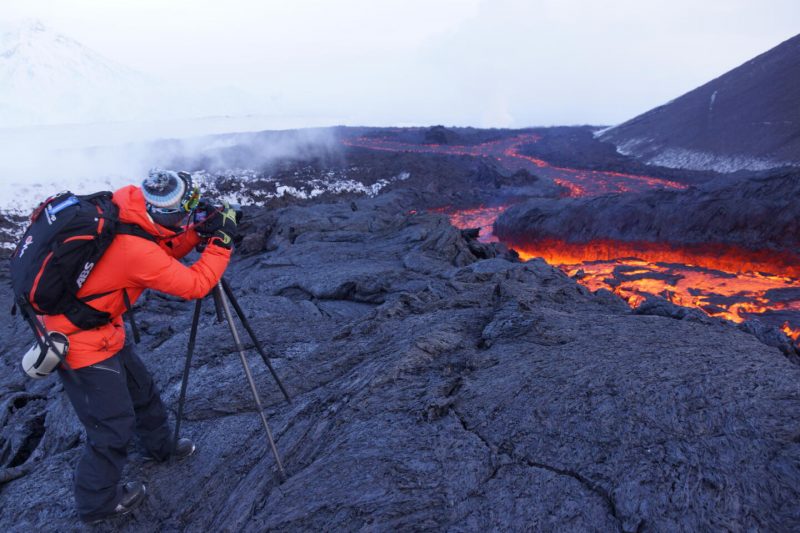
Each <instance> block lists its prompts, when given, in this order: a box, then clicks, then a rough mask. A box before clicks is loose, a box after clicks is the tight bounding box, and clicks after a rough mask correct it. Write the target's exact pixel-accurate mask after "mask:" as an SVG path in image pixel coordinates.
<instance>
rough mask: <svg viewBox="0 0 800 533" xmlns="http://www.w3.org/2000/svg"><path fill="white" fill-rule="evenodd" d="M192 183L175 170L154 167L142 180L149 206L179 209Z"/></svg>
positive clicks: (145, 199)
mask: <svg viewBox="0 0 800 533" xmlns="http://www.w3.org/2000/svg"><path fill="white" fill-rule="evenodd" d="M190 188H191V184H189V183H186V181H185V180H184V178H182V177H181V176H179V175H178V173H177V172H175V171H173V170H164V169H161V168H154V169H151V170H150V173H149V174H148V176H147V177H146V178H145V179H144V181H143V182H142V193H144V201H145V202H147V204H148V206H152V207H159V208H162V209H177V208H178V207H180V205H181V200H182V199H183V196H184V195H185V194H186V191H187V190H189V189H190Z"/></svg>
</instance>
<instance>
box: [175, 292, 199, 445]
mask: <svg viewBox="0 0 800 533" xmlns="http://www.w3.org/2000/svg"><path fill="white" fill-rule="evenodd" d="M202 305H203V299H202V298H200V299H198V300H197V303H195V304H194V316H192V331H191V333H190V334H189V349H188V350H187V352H186V365H185V366H184V367H183V380H182V381H181V395H180V399H179V400H178V414H177V415H176V417H175V436H174V437H173V439H172V452H173V454H174V453H175V448H176V447H177V446H178V439H179V438H180V431H181V418H183V404H184V402H185V401H186V387H187V386H188V385H189V369H190V368H191V367H192V355H194V343H195V341H196V340H197V324H198V322H199V321H200V308H201V307H202Z"/></svg>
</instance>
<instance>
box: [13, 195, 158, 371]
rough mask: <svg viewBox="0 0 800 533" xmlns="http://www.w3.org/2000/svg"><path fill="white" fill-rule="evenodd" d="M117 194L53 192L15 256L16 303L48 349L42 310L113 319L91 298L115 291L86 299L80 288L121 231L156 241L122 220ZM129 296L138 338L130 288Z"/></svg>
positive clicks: (80, 322) (83, 319) (97, 322)
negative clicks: (117, 203) (80, 295)
mask: <svg viewBox="0 0 800 533" xmlns="http://www.w3.org/2000/svg"><path fill="white" fill-rule="evenodd" d="M111 198H112V194H111V193H110V192H107V191H104V192H98V193H95V194H90V195H86V196H79V195H76V194H72V193H71V192H69V191H65V192H62V193H59V194H57V195H55V196H51V197H50V198H48V199H46V200H45V201H44V202H42V203H41V204H39V206H38V207H37V208H36V209H35V210H34V211H33V213H32V214H31V219H30V224H29V225H28V228H27V229H26V230H25V234H24V235H23V236H22V239H21V240H20V242H19V243H18V244H17V248H16V250H14V254H13V255H12V256H11V286H12V288H13V289H14V297H15V306H14V307H15V308H17V307H18V308H19V309H20V310H21V312H22V315H23V318H25V320H26V321H27V322H28V324H29V325H30V326H31V328H32V329H33V332H34V335H35V337H36V339H37V342H38V343H39V344H40V346H41V347H42V349H43V350H44V344H45V343H48V340H49V338H48V335H47V332H46V331H45V330H44V327H43V325H42V324H41V322H40V321H39V320H38V319H37V318H36V315H62V314H63V315H65V316H66V317H67V318H68V319H69V320H70V322H72V323H73V324H75V325H76V326H77V327H79V328H81V329H92V328H96V327H98V326H102V325H104V324H107V323H109V322H110V321H111V318H112V317H111V315H110V314H109V313H106V312H104V311H98V310H97V309H94V308H93V307H91V306H90V305H89V304H88V303H87V302H88V301H91V300H92V299H94V298H99V297H101V296H104V295H105V294H109V293H105V294H97V295H92V296H90V297H88V298H84V299H81V298H78V296H77V292H78V291H79V290H80V288H81V287H82V286H83V284H84V282H85V281H86V278H87V277H89V274H91V272H92V269H93V268H94V266H95V265H96V264H97V262H98V260H99V259H100V257H102V255H103V253H105V251H106V250H107V249H108V247H109V246H110V245H111V242H112V241H113V240H114V236H115V235H117V234H119V233H125V234H129V235H136V236H139V237H142V238H146V239H150V240H155V237H153V236H152V235H150V234H149V233H147V232H146V231H144V230H143V229H142V228H140V227H139V226H135V225H132V224H123V223H120V221H119V209H118V208H117V206H116V205H115V204H114V203H113V202H112V201H111ZM123 297H124V299H125V305H126V307H127V309H128V312H129V313H128V314H129V316H130V317H131V323H132V324H131V325H132V326H133V329H134V338H135V340H136V342H138V341H139V338H138V337H139V335H138V331H137V329H136V325H135V321H134V320H133V319H132V309H131V305H130V301H129V299H128V294H127V292H126V291H123ZM13 312H15V310H12V313H13ZM48 345H49V343H48ZM62 362H63V361H62ZM65 366H66V365H65Z"/></svg>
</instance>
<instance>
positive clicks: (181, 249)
mask: <svg viewBox="0 0 800 533" xmlns="http://www.w3.org/2000/svg"><path fill="white" fill-rule="evenodd" d="M200 240H201V239H200V236H199V235H198V234H197V232H196V231H195V230H194V228H193V227H192V226H187V227H186V231H184V232H183V233H181V234H179V235H176V236H174V237H172V238H171V239H167V240H166V241H165V242H164V244H165V246H164V249H165V250H166V251H167V253H168V254H169V255H171V256H172V257H174V258H175V259H180V258H182V257H183V256H185V255H186V254H188V253H189V252H191V251H192V249H193V248H194V247H195V246H197V245H198V244H200Z"/></svg>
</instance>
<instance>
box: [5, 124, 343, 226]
mask: <svg viewBox="0 0 800 533" xmlns="http://www.w3.org/2000/svg"><path fill="white" fill-rule="evenodd" d="M247 120H250V121H253V120H255V119H254V118H253V117H251V118H249V119H245V121H247ZM262 121H263V118H262ZM218 122H220V123H210V122H209V120H205V121H190V122H186V123H174V124H170V125H169V127H166V128H165V127H164V125H163V124H161V125H155V124H100V125H90V126H71V127H67V126H59V127H43V128H28V129H24V130H20V129H17V130H11V129H7V130H2V129H0V210H8V211H16V212H22V213H27V212H29V211H30V209H31V208H32V207H34V206H35V205H37V204H38V203H39V202H40V201H41V200H42V199H44V198H46V197H47V196H50V195H51V194H53V193H55V192H58V191H62V190H65V189H69V190H71V191H72V192H75V193H77V194H86V193H90V192H95V191H98V190H114V189H117V188H119V187H122V186H124V185H127V184H139V183H141V181H142V179H144V177H145V176H146V175H147V171H148V169H150V168H152V167H157V166H161V167H175V168H176V169H177V170H182V169H185V170H190V171H207V172H215V171H221V170H231V169H243V170H245V169H246V170H251V171H252V170H254V171H258V170H261V169H263V168H265V167H267V166H268V165H271V164H273V163H275V162H276V161H279V160H292V159H304V158H308V157H313V156H323V157H333V156H336V154H337V153H338V151H339V149H340V145H339V143H338V141H337V139H336V136H335V133H334V131H333V130H331V129H327V128H317V129H301V130H286V131H269V132H260V133H233V134H230V133H228V134H217V135H203V136H189V134H190V132H200V133H202V132H204V131H206V132H207V131H214V130H215V129H216V130H223V131H224V130H225V129H228V130H230V129H233V128H234V127H235V126H236V124H231V120H227V121H225V120H222V119H219V120H218ZM221 122H224V124H221ZM240 122H241V121H240ZM253 126H254V124H249V125H248V124H241V126H240V127H241V128H242V129H248V127H249V128H252V127H253ZM157 129H160V130H162V131H163V133H162V135H159V136H156V135H154V134H153V131H155V130H157ZM170 133H172V134H173V136H170V135H169V134H170ZM157 138H158V139H159V140H152V139H157Z"/></svg>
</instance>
